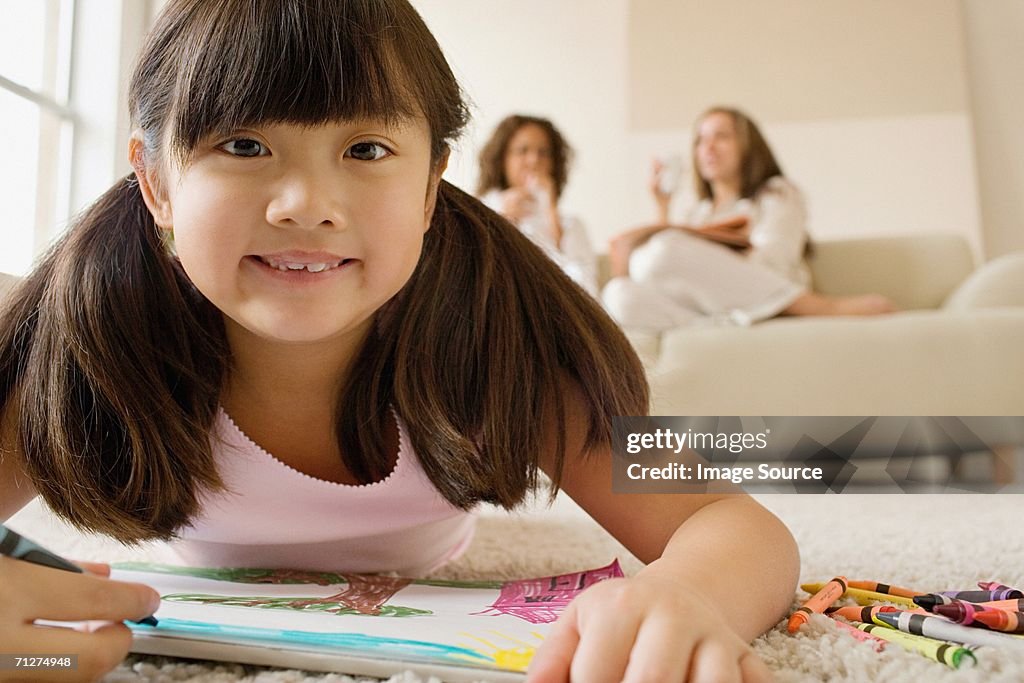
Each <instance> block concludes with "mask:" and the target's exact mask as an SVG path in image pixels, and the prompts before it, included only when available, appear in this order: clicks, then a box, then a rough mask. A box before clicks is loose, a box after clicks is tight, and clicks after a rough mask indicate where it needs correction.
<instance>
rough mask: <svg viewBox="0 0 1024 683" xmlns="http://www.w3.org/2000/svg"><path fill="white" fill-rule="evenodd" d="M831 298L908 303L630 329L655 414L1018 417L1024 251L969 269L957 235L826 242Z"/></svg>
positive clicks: (818, 261)
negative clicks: (851, 313)
mask: <svg viewBox="0 0 1024 683" xmlns="http://www.w3.org/2000/svg"><path fill="white" fill-rule="evenodd" d="M811 270H812V273H813V276H814V282H815V287H816V289H817V290H818V291H821V292H823V293H826V294H837V295H841V294H856V293H866V292H879V293H882V294H885V295H887V296H889V297H891V298H892V299H893V300H894V301H895V302H896V303H897V304H898V305H899V306H900V307H901V308H902V309H903V311H902V312H900V313H896V314H893V315H887V316H879V317H873V318H852V317H850V318H786V317H783V318H776V319H773V320H770V321H767V322H763V323H760V324H757V325H754V326H752V327H749V328H737V327H701V328H681V329H677V330H671V331H669V332H666V333H663V334H661V335H660V337H659V336H655V335H651V334H644V333H640V332H632V331H630V337H631V339H632V340H633V342H634V344H635V346H636V347H637V350H638V351H639V352H640V354H641V356H642V357H643V358H644V360H645V363H646V365H647V367H648V369H649V373H650V380H651V385H652V392H653V411H652V412H653V413H654V414H661V415H1024V252H1021V253H1016V254H1011V255H1009V256H1005V257H1002V258H1000V259H996V260H994V261H992V262H989V263H988V264H985V265H984V266H982V267H981V268H977V269H976V268H975V267H974V261H973V257H972V255H971V250H970V248H969V247H968V245H967V243H966V242H965V241H964V240H963V239H962V238H960V237H958V236H954V235H926V236H914V237H896V238H875V239H857V240H844V241H831V242H820V243H818V244H817V245H816V248H815V253H814V255H813V257H812V259H811Z"/></svg>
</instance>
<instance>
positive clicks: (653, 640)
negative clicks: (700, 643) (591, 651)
mask: <svg viewBox="0 0 1024 683" xmlns="http://www.w3.org/2000/svg"><path fill="white" fill-rule="evenodd" d="M688 631H689V629H685V628H681V627H680V624H679V622H678V621H675V620H672V619H665V618H659V617H652V618H649V619H647V620H646V621H645V622H644V623H643V625H641V626H640V632H639V633H637V636H636V643H635V644H634V645H633V652H632V654H630V656H629V666H628V667H627V668H626V674H625V676H623V679H622V680H623V683H648V682H649V681H666V682H671V683H677V682H678V681H682V680H684V679H685V677H686V671H687V669H689V668H690V655H691V653H692V650H693V639H692V638H691V637H690V635H689V633H688Z"/></svg>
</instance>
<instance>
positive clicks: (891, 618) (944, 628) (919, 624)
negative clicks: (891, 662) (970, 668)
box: [875, 611, 1024, 652]
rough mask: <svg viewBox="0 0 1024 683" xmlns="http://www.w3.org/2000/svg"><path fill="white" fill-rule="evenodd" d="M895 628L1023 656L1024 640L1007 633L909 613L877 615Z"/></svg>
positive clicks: (882, 613)
mask: <svg viewBox="0 0 1024 683" xmlns="http://www.w3.org/2000/svg"><path fill="white" fill-rule="evenodd" d="M875 618H876V619H877V620H879V621H883V622H885V623H886V624H888V625H889V626H891V627H893V628H898V629H899V630H901V631H903V632H904V633H911V634H913V635H915V636H925V637H927V638H937V639H939V640H948V641H952V642H954V643H963V644H964V645H991V646H993V647H998V648H1002V649H1017V650H1020V651H1022V652H1024V640H1020V639H1017V638H1014V637H1013V636H1010V635H1007V634H1005V633H997V632H996V631H986V630H985V629H981V628H971V627H970V626H963V625H961V624H954V623H953V622H951V621H946V620H945V619H943V618H942V617H931V616H928V615H926V614H910V613H909V612H899V611H896V612H879V613H878V614H876V615H875Z"/></svg>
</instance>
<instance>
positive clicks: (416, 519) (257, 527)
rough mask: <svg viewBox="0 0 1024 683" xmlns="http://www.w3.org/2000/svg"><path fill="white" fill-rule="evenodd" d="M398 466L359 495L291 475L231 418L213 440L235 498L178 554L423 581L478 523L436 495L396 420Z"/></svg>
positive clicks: (203, 518) (225, 500)
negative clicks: (421, 577) (417, 577)
mask: <svg viewBox="0 0 1024 683" xmlns="http://www.w3.org/2000/svg"><path fill="white" fill-rule="evenodd" d="M395 419H396V421H397V423H398V438H399V448H398V459H397V461H396V463H395V467H394V469H393V470H392V471H391V474H389V475H388V476H387V478H385V479H383V480H381V481H379V482H376V483H373V484H366V485H358V486H352V485H348V484H336V483H334V482H329V481H324V480H322V479H317V478H315V477H311V476H309V475H306V474H303V473H301V472H299V471H298V470H295V469H292V468H291V467H289V466H288V465H286V464H285V463H283V462H282V461H280V460H278V459H277V458H275V457H274V456H273V455H271V454H270V453H267V452H266V451H265V450H263V449H262V448H260V447H259V446H257V445H256V444H255V443H253V441H252V440H250V439H249V437H247V436H246V435H245V434H244V433H243V432H242V431H241V430H240V429H239V428H238V426H237V425H235V423H234V422H233V421H232V420H231V418H230V417H229V416H228V415H227V413H225V412H224V411H223V410H220V411H218V413H217V419H216V421H215V422H214V427H213V433H212V435H211V440H212V444H213V452H214V457H215V458H216V461H217V466H218V468H219V469H220V473H221V477H222V478H223V480H224V484H225V486H226V487H227V490H226V491H223V492H220V493H216V494H210V495H208V496H207V497H206V498H205V499H204V500H203V509H202V512H201V513H200V515H199V516H198V517H197V518H196V519H195V520H193V522H192V524H191V525H190V526H188V527H186V528H184V529H182V530H181V532H180V534H179V538H180V540H179V541H176V542H175V543H174V544H173V545H172V550H173V552H174V553H175V555H177V557H176V559H178V560H179V561H181V562H183V563H185V564H189V565H192V566H205V567H261V568H291V569H312V570H320V571H345V572H360V573H376V572H396V573H398V574H400V575H403V576H412V577H415V576H421V575H423V574H425V573H427V572H429V571H431V570H433V569H436V568H437V567H439V566H441V565H442V564H444V563H445V562H448V561H449V560H452V559H454V558H455V557H457V556H459V555H460V554H462V552H463V551H464V550H465V549H466V547H467V546H468V545H469V542H470V540H471V538H472V536H473V529H474V521H475V519H474V517H473V515H471V514H470V513H467V512H465V511H463V510H460V509H459V508H457V507H454V506H453V505H452V504H451V503H449V502H448V501H446V500H445V499H444V498H443V497H442V496H441V494H440V493H439V492H438V491H437V489H436V488H435V487H434V485H433V484H432V483H431V481H430V480H429V479H428V478H427V475H426V473H425V472H424V471H423V468H422V466H421V465H420V461H419V459H418V458H417V457H416V454H415V453H414V452H413V450H412V446H411V444H410V443H409V435H408V434H407V433H406V429H405V423H403V422H402V420H401V418H399V417H398V416H397V415H396V416H395Z"/></svg>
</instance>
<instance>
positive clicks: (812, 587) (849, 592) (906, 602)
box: [800, 583, 917, 609]
mask: <svg viewBox="0 0 1024 683" xmlns="http://www.w3.org/2000/svg"><path fill="white" fill-rule="evenodd" d="M824 585H825V584H822V583H802V584H800V588H802V589H804V590H805V591H807V592H808V593H815V592H817V591H818V590H820V589H821V587H822V586H824ZM843 595H844V596H845V597H848V598H853V599H854V601H855V602H856V603H857V604H858V605H873V604H875V603H876V602H891V603H894V604H897V605H903V606H904V607H908V608H911V609H913V608H914V607H916V606H917V605H915V604H914V600H913V599H911V598H905V597H903V596H902V595H886V594H885V593H876V592H874V591H866V590H863V589H861V588H847V589H846V592H845V593H843Z"/></svg>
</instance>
